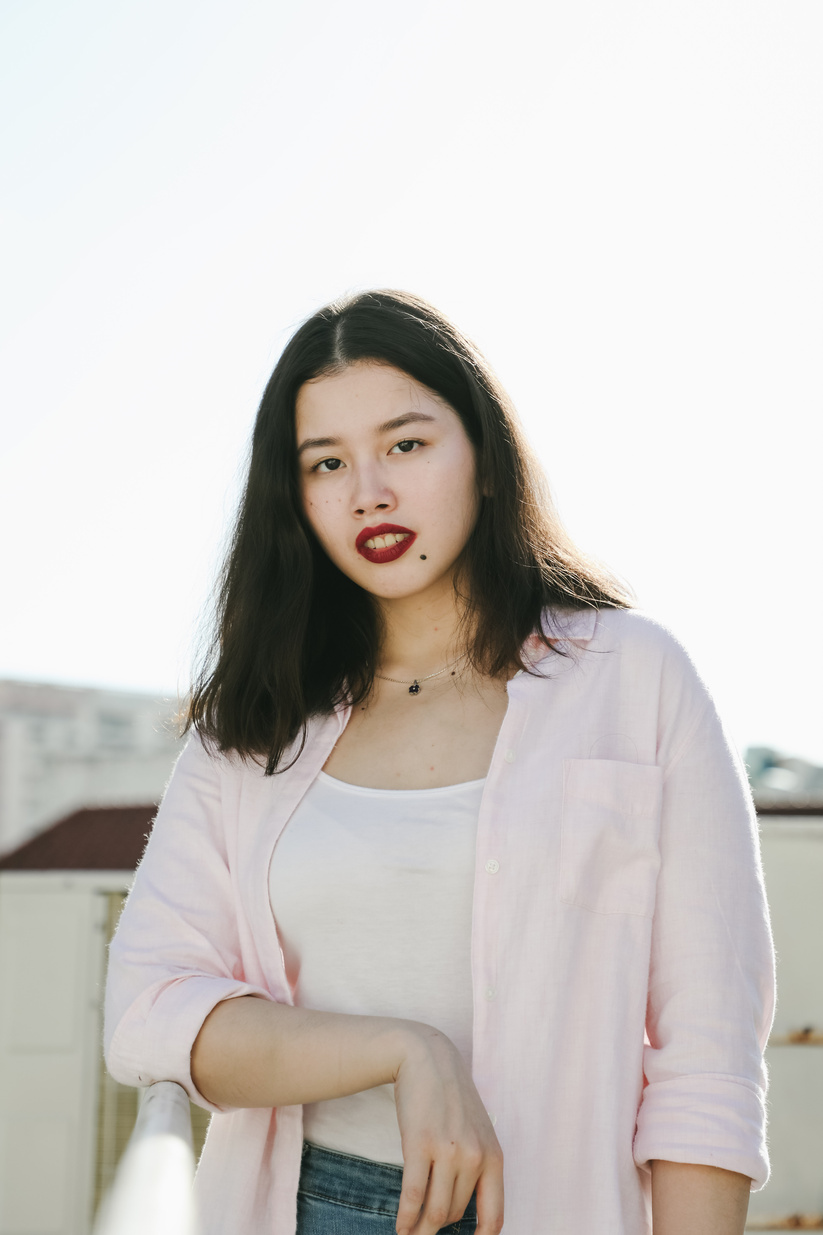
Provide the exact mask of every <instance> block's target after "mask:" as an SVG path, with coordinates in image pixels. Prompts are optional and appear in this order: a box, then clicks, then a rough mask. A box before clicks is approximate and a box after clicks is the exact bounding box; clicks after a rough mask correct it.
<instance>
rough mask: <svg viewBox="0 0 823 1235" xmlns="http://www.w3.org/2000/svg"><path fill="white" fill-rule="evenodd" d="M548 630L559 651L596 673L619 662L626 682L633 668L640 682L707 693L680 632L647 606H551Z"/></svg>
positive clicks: (545, 619) (546, 616) (547, 615)
mask: <svg viewBox="0 0 823 1235" xmlns="http://www.w3.org/2000/svg"><path fill="white" fill-rule="evenodd" d="M543 628H544V631H545V633H546V634H547V635H548V636H549V638H550V639H551V640H552V642H553V643H556V644H558V650H559V651H562V652H566V653H568V654H571V656H572V657H573V658H574V660H575V661H576V662H577V663H578V664H580V665H581V666H582V667H584V668H586V667H588V668H589V669H590V670H591V671H594V670H595V668H596V667H600V668H601V669H605V668H606V664H607V663H609V662H612V661H617V662H618V663H619V665H620V666H621V668H620V671H619V672H620V676H621V678H622V679H623V680H624V682H625V680H626V676H627V668H628V674H629V676H630V677H631V678H633V679H635V680H636V681H638V682H641V681H645V682H647V683H650V682H653V683H654V684H655V685H657V686H660V687H661V688H663V689H665V688H666V687H668V688H670V689H671V688H675V686H676V684H679V685H680V686H687V687H688V689H690V690H692V691H695V692H696V693H698V694H700V695H706V694H707V693H708V691H707V687H706V684H705V682H704V681H703V678H702V677H701V675H700V673H699V671H698V669H697V666H696V665H695V663H694V660H693V659H692V657H691V655H690V654H689V652H688V651H687V649H686V648H685V647H684V645H683V643H682V642H681V640H680V639H679V638H678V636H677V635H676V634H675V633H674V632H673V631H672V630H671V629H670V628H669V627H668V626H667V625H665V623H663V622H661V621H659V620H658V619H657V618H654V617H652V616H651V614H649V613H647V612H645V611H644V610H642V609H605V608H604V609H579V610H574V611H572V610H559V609H554V610H546V611H545V612H544V615H543ZM543 654H545V653H543ZM613 668H614V669H617V665H616V664H615V665H613Z"/></svg>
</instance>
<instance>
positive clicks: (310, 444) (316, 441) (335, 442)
mask: <svg viewBox="0 0 823 1235" xmlns="http://www.w3.org/2000/svg"><path fill="white" fill-rule="evenodd" d="M424 420H427V421H430V422H432V423H434V424H436V423H437V417H436V416H429V414H428V413H427V412H404V413H403V415H402V416H395V417H394V419H393V420H385V421H384V422H383V424H382V425H378V426H377V430H376V432H377V434H378V435H379V434H382V433H392V432H393V431H394V430H395V429H402V428H403V427H404V425H412V424H415V423H416V422H418V421H424ZM339 445H340V438H339V437H307V438H306V440H305V442H301V443H300V445H299V446H298V447H297V454H298V457H299V456H300V455H302V453H303V451H304V450H311V449H313V448H314V447H317V448H319V449H322V450H325V448H326V447H327V446H339Z"/></svg>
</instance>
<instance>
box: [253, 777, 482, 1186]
mask: <svg viewBox="0 0 823 1235" xmlns="http://www.w3.org/2000/svg"><path fill="white" fill-rule="evenodd" d="M483 784H484V781H482V780H476V781H469V782H467V783H465V784H462V785H448V786H446V787H445V788H442V789H365V788H363V787H362V786H360V785H349V784H347V783H346V782H344V781H340V780H336V779H335V778H334V777H331V776H328V775H327V774H326V773H325V772H320V773H319V775H318V777H317V779H316V780H315V781H313V783H312V784H311V786H310V787H309V789H308V791H307V792H306V794H305V795H304V797H303V799H302V801H301V802H300V804H299V805H298V807H297V809H296V810H295V812H294V814H293V815H292V817H291V819H290V820H289V822H288V825H287V826H286V828H285V829H284V830H283V832H282V834H281V836H280V838H279V840H278V841H277V844H276V846H275V849H274V855H273V857H272V863H271V868H270V871H269V894H270V899H271V904H272V909H273V912H274V915H275V921H276V924H277V931H278V935H279V937H280V942H281V944H282V947H283V953H284V956H285V960H286V974H287V976H288V980H289V983H290V985H291V989H292V991H293V995H294V1002H295V1004H296V1005H297V1006H298V1007H301V1008H313V1009H315V1010H316V1011H326V1012H348V1013H355V1014H358V1015H362V1016H395V1017H403V1018H405V1019H410V1020H416V1021H424V1022H425V1023H426V1024H428V1025H434V1026H435V1027H436V1028H437V1029H440V1030H442V1032H443V1033H445V1034H447V1036H448V1037H449V1038H451V1040H452V1042H454V1044H455V1046H456V1047H457V1049H458V1050H459V1051H460V1053H461V1055H462V1056H463V1058H464V1059H465V1061H466V1063H467V1065H468V1066H469V1067H471V1049H472V1019H473V1018H472V982H471V918H472V897H473V889H474V865H475V842H476V836H477V818H478V813H479V810H480V798H481V796H482V793H483ZM303 1120H304V1123H303V1135H304V1137H305V1139H306V1140H307V1141H311V1142H312V1144H315V1145H321V1146H323V1148H325V1149H333V1150H338V1151H339V1152H342V1153H349V1154H356V1155H357V1156H358V1157H361V1158H370V1159H372V1160H373V1161H376V1162H389V1163H393V1164H395V1165H397V1166H402V1165H403V1154H402V1151H401V1146H400V1131H399V1128H398V1126H397V1113H396V1110H395V1104H394V1086H393V1085H391V1084H389V1085H380V1086H377V1087H376V1088H374V1089H368V1090H365V1091H364V1092H362V1093H357V1094H351V1095H350V1096H349V1097H345V1098H334V1099H331V1100H329V1101H326V1102H313V1103H307V1104H306V1105H305V1106H304V1107H303Z"/></svg>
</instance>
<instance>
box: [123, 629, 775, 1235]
mask: <svg viewBox="0 0 823 1235" xmlns="http://www.w3.org/2000/svg"><path fill="white" fill-rule="evenodd" d="M546 623H547V631H548V633H550V634H554V635H557V636H558V637H559V638H561V640H562V641H561V643H560V646H562V647H563V649H564V650H566V651H567V652H569V653H571V655H570V656H568V657H566V658H564V657H560V656H557V655H555V654H554V653H551V652H547V651H546V649H545V648H541V647H540V646H539V645H537V644H535V642H534V641H533V640H530V641H529V642H528V643H527V645H526V646H527V654H528V655H529V656H530V657H531V660H532V664H533V667H536V668H537V669H538V671H539V673H540V674H541V676H539V677H533V676H531V675H530V674H527V673H523V672H520V673H518V674H517V675H516V676H515V677H514V678H513V679H512V680H511V681H510V682H509V683H508V697H509V701H508V708H507V711H506V715H505V717H504V720H503V723H502V726H501V729H500V733H499V736H498V739H497V744H496V746H495V749H494V754H493V756H492V760H491V765H490V767H489V772H488V776H487V779H486V784H485V787H484V791H483V798H482V803H481V808H480V816H479V821H478V829H477V847H476V855H475V875H474V903H473V916H472V985H473V991H474V1030H473V1041H472V1074H473V1078H474V1082H475V1085H476V1086H477V1089H478V1091H479V1093H480V1097H481V1098H482V1100H483V1102H484V1104H485V1106H486V1109H487V1111H488V1112H489V1114H490V1116H491V1117H492V1119H493V1121H494V1127H495V1132H496V1134H497V1137H498V1139H499V1141H500V1144H501V1146H502V1149H503V1154H504V1159H505V1228H504V1230H505V1231H506V1232H509V1233H510V1235H648V1232H650V1231H651V1210H650V1168H649V1163H650V1161H651V1160H652V1159H654V1158H661V1159H668V1160H670V1161H673V1162H697V1163H707V1164H710V1165H713V1166H718V1167H724V1168H726V1169H727V1170H732V1171H739V1172H742V1173H743V1174H745V1175H748V1176H750V1178H751V1179H752V1181H753V1183H752V1187H753V1188H759V1187H762V1186H763V1184H764V1183H765V1182H766V1179H767V1177H768V1169H769V1167H768V1157H767V1154H766V1144H765V1091H766V1071H765V1067H764V1063H763V1048H764V1046H765V1043H766V1039H767V1037H768V1033H769V1029H770V1027H771V1021H772V1016H773V1010H774V957H773V950H772V941H771V933H770V929H769V917H768V909H767V905H766V898H765V894H764V886H763V876H762V870H761V865H760V856H759V848H758V839H757V829H756V820H755V816H754V811H753V808H752V803H751V798H750V794H749V790H748V786H747V783H746V778H745V774H744V770H743V767H742V764H741V761H740V759H739V757H738V755H737V754H736V753H735V751H734V750H733V748H732V746H731V745H730V743H729V740H728V737H727V736H726V734H725V732H724V730H723V728H722V725H721V722H720V720H719V719H718V716H717V713H716V711H715V708H714V705H713V703H712V700H711V698H710V696H709V694H708V692H707V690H706V687H705V686H704V684H703V683H702V681H701V679H700V678H699V676H698V675H697V673H696V671H695V669H694V666H693V665H692V663H691V661H690V660H689V658H688V656H687V655H686V653H685V652H684V650H683V648H682V647H681V646H680V644H679V643H678V642H677V641H676V640H675V639H674V638H673V637H672V636H671V635H670V634H669V633H668V632H667V631H666V630H664V629H663V628H662V627H661V626H660V625H659V624H657V623H655V622H653V621H651V620H650V619H649V618H648V617H645V616H643V615H642V614H640V613H638V612H637V611H624V610H602V611H600V612H597V613H595V612H593V611H585V612H581V613H577V614H572V615H568V614H562V615H560V614H555V615H549V614H547V615H546ZM412 706H413V705H412ZM348 716H349V711H348V709H346V708H341V709H340V710H339V711H337V712H336V713H334V714H331V715H329V716H327V717H325V718H322V719H319V720H317V721H316V722H314V723H313V724H312V725H311V728H310V732H309V738H308V742H307V744H306V747H305V750H304V751H303V754H302V755H301V756H300V758H299V759H298V760H297V762H296V763H295V765H294V766H293V767H292V768H291V769H290V770H289V771H287V772H284V773H282V774H278V775H276V776H274V777H265V776H264V775H263V773H262V769H260V768H259V767H258V766H256V765H255V764H254V763H251V762H250V763H248V764H244V763H243V762H242V761H241V760H239V759H238V758H237V757H230V756H225V755H216V756H211V755H209V754H207V753H206V751H205V749H204V747H203V745H202V744H201V742H200V741H199V739H197V738H196V737H195V738H193V739H192V740H191V741H190V742H189V744H188V745H187V747H186V748H185V750H184V751H183V753H182V754H181V756H180V759H179V761H178V763H177V766H176V768H175V771H174V774H173V775H172V778H171V781H170V783H169V786H168V789H167V791H166V795H165V797H164V799H163V803H162V805H161V807H160V810H159V813H158V816H157V820H156V822H155V825H154V830H153V832H152V835H151V839H150V841H149V844H148V847H147V849H146V853H145V855H144V857H143V860H142V862H141V864H140V866H139V868H138V871H137V875H136V877H135V882H134V887H133V890H132V892H131V895H130V897H129V900H128V902H127V904H126V907H125V910H124V912H123V916H122V918H121V921H120V925H119V927H118V930H117V934H116V937H115V939H114V941H113V943H112V945H111V956H110V965H109V976H108V985H107V992H106V1027H105V1040H106V1059H107V1062H108V1066H109V1069H110V1071H111V1073H112V1075H113V1076H114V1077H115V1078H116V1079H117V1080H119V1081H122V1082H124V1083H125V1084H128V1085H148V1084H151V1083H152V1082H153V1081H156V1080H173V1081H177V1082H178V1083H179V1084H181V1085H183V1086H184V1087H185V1089H186V1090H187V1091H188V1093H189V1094H190V1096H191V1098H192V1100H193V1101H194V1102H196V1103H199V1104H200V1105H201V1106H204V1107H206V1108H207V1109H210V1110H214V1111H218V1112H219V1113H218V1114H216V1116H215V1117H214V1118H213V1119H212V1122H211V1127H210V1129H209V1134H208V1138H207V1141H206V1146H205V1149H204V1152H203V1156H202V1159H201V1162H200V1166H199V1170H198V1173H197V1180H196V1184H195V1189H196V1192H197V1194H198V1197H199V1207H200V1213H201V1219H202V1223H203V1227H204V1230H205V1232H206V1233H207V1235H211V1233H213V1235H294V1232H295V1229H296V1197H297V1186H298V1179H299V1174H300V1161H301V1157H300V1155H301V1145H302V1134H303V1123H302V1107H301V1106H288V1107H280V1108H278V1109H276V1110H271V1109H268V1108H255V1109H243V1110H219V1108H217V1107H214V1106H212V1105H211V1104H210V1103H209V1102H207V1101H206V1100H205V1099H204V1098H203V1096H202V1095H201V1094H199V1093H198V1091H197V1089H196V1088H195V1086H194V1084H193V1083H192V1079H191V1072H190V1052H191V1046H192V1043H193V1042H194V1039H195V1037H196V1036H197V1033H198V1031H199V1029H200V1027H201V1025H202V1024H203V1021H204V1019H205V1017H206V1016H207V1014H208V1013H209V1012H210V1011H211V1009H212V1008H213V1007H214V1006H215V1004H217V1003H218V1002H220V1001H221V1000H223V999H229V998H232V997H235V996H239V995H247V994H252V993H256V994H261V995H264V996H266V997H267V998H269V999H272V1000H275V1001H277V1002H279V1003H284V1004H292V1003H293V998H292V992H291V990H290V987H289V984H288V981H287V979H286V973H285V968H284V963H283V955H282V952H281V949H280V944H279V941H278V938H277V932H276V928H275V922H274V917H273V914H272V909H271V905H270V903H269V883H268V871H269V864H270V862H271V857H272V853H273V850H274V846H275V844H276V842H277V838H278V837H279V835H280V834H281V832H282V831H283V828H284V827H285V826H286V824H287V822H288V820H289V817H290V816H291V814H292V812H293V811H294V809H295V806H296V805H297V803H298V802H299V801H300V799H301V797H302V795H303V794H304V793H305V792H306V790H307V788H308V787H309V785H310V784H311V783H312V781H313V780H314V778H315V777H316V776H317V773H318V771H319V770H320V769H321V768H322V766H323V764H324V763H325V761H326V759H327V758H328V757H329V754H330V753H331V750H332V747H333V746H334V744H335V742H336V741H337V739H338V737H339V735H340V733H341V732H342V730H343V728H344V726H345V725H346V722H347V720H348Z"/></svg>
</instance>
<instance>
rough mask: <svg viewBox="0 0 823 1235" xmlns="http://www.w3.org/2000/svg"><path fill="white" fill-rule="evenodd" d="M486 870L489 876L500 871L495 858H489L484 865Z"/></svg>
mask: <svg viewBox="0 0 823 1235" xmlns="http://www.w3.org/2000/svg"><path fill="white" fill-rule="evenodd" d="M486 870H487V871H488V872H489V874H490V875H496V874H497V872H498V871H499V870H500V863H499V862H498V860H497V858H489V860H488V862H487V863H486Z"/></svg>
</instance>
